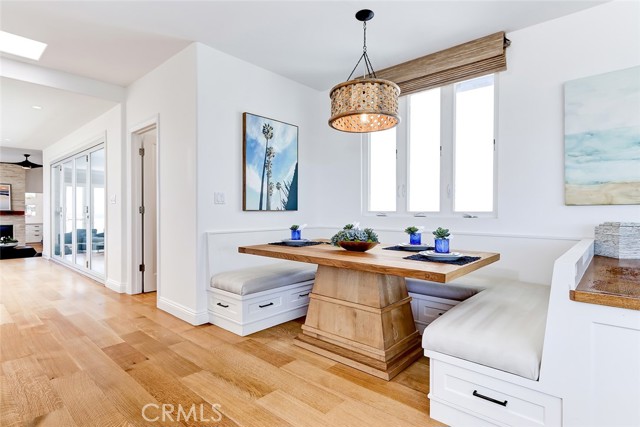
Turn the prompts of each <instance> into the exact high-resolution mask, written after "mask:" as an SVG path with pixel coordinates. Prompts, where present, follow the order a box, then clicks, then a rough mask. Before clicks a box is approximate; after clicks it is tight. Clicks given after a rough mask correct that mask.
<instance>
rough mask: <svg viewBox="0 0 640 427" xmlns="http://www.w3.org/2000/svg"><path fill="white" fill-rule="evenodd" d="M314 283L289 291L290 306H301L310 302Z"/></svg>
mask: <svg viewBox="0 0 640 427" xmlns="http://www.w3.org/2000/svg"><path fill="white" fill-rule="evenodd" d="M311 288H313V285H308V286H304V287H301V288H297V289H294V290H293V291H291V292H289V296H288V298H287V301H288V304H289V307H301V306H303V305H308V304H309V295H310V294H311Z"/></svg>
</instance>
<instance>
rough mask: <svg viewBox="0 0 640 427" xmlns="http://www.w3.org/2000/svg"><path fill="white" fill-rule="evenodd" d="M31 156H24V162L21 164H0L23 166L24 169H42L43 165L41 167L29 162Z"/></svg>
mask: <svg viewBox="0 0 640 427" xmlns="http://www.w3.org/2000/svg"><path fill="white" fill-rule="evenodd" d="M30 156H31V154H25V155H24V160H23V161H21V162H0V163H4V164H5V165H18V166H21V167H22V169H35V168H41V167H42V165H39V164H37V163H33V162H31V161H29V157H30Z"/></svg>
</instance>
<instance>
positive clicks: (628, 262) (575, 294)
mask: <svg viewBox="0 0 640 427" xmlns="http://www.w3.org/2000/svg"><path fill="white" fill-rule="evenodd" d="M569 294H570V298H571V299H572V300H573V301H578V302H586V303H590V304H600V305H607V306H610V307H619V308H627V309H630V310H640V259H616V258H608V257H604V256H598V255H596V256H594V257H593V260H592V261H591V264H589V267H588V268H587V271H586V272H585V273H584V276H582V280H580V283H579V284H578V287H577V288H576V289H575V290H572V291H570V292H569Z"/></svg>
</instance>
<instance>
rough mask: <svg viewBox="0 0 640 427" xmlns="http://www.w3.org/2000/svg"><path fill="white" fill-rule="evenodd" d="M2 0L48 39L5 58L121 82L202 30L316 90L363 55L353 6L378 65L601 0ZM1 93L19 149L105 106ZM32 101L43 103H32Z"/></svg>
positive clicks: (25, 32)
mask: <svg viewBox="0 0 640 427" xmlns="http://www.w3.org/2000/svg"><path fill="white" fill-rule="evenodd" d="M0 1H1V7H2V14H1V15H0V27H1V28H2V29H3V30H4V31H8V32H11V33H15V34H18V35H21V36H25V37H30V38H33V39H35V40H38V41H43V42H45V43H48V45H49V46H48V48H47V49H46V51H45V52H44V54H43V56H42V58H41V60H40V61H37V62H36V61H29V60H24V59H19V58H16V57H11V56H8V57H9V58H10V59H13V60H20V61H23V62H27V63H30V64H36V65H38V66H40V67H45V68H51V69H55V70H60V71H64V72H67V73H72V74H75V75H78V76H84V77H89V78H92V79H95V80H100V81H103V82H108V83H111V84H115V85H119V86H127V85H129V84H131V83H132V82H134V81H135V80H137V79H138V78H140V77H141V76H143V75H145V74H146V73H148V72H149V71H151V70H152V69H154V68H155V67H157V66H158V65H160V64H161V63H162V62H164V61H165V60H167V59H168V58H170V57H171V56H173V55H174V54H175V53H177V52H178V51H180V50H182V49H183V48H184V47H186V46H187V45H188V44H190V43H191V42H192V41H199V42H202V43H205V44H207V45H209V46H211V47H213V48H216V49H218V50H221V51H223V52H226V53H228V54H230V55H233V56H235V57H238V58H241V59H244V60H246V61H247V62H250V63H253V64H255V65H257V66H260V67H262V68H265V69H267V70H271V71H273V72H275V73H277V74H280V75H282V76H285V77H287V78H290V79H292V80H295V81H298V82H300V83H302V84H304V85H307V86H309V87H312V88H315V89H318V90H327V89H329V88H331V87H332V86H333V85H335V84H337V83H339V82H341V81H343V80H345V79H346V78H347V76H348V74H349V72H350V71H351V69H352V68H353V66H354V65H355V62H356V61H357V59H358V57H359V56H360V54H361V52H362V24H361V23H360V22H358V21H356V20H355V18H354V14H355V12H357V11H358V10H359V9H362V8H370V9H372V10H373V11H374V12H375V14H376V16H375V18H374V19H373V21H371V22H370V23H369V24H368V31H367V33H368V34H367V42H368V43H367V44H368V48H369V49H368V51H369V55H370V57H371V60H372V62H373V65H374V67H375V68H376V69H378V70H379V69H382V68H385V67H387V66H390V65H394V64H397V63H400V62H404V61H406V60H409V59H413V58H416V57H419V56H422V55H425V54H428V53H431V52H435V51H438V50H441V49H445V48H448V47H451V46H454V45H456V44H459V43H463V42H466V41H468V40H471V39H474V38H478V37H482V36H485V35H487V34H491V33H494V32H496V31H501V30H504V31H506V32H507V33H509V32H511V31H514V30H518V29H521V28H524V27H527V26H531V25H534V24H537V23H540V22H543V21H547V20H550V19H554V18H557V17H560V16H563V15H567V14H570V13H574V12H576V11H579V10H582V9H585V8H588V7H591V6H594V5H596V4H600V3H603V1H580V0H568V1H554V0H540V1H524V0H510V1H504V0H503V1H482V0H471V1H450V0H449V1H369V2H363V1H266V0H263V1H211V0H209V1H206V0H205V1H55V0H53V1H10V0H0ZM568 36H570V35H568ZM511 49H517V41H515V42H514V44H513V46H512V47H511ZM3 56H4V55H3ZM0 96H1V98H2V102H1V108H2V111H1V116H0V118H1V123H0V125H1V127H0V134H1V135H0V146H11V147H20V148H33V149H42V148H44V147H46V146H47V145H49V144H51V143H52V142H54V141H56V140H57V139H59V138H60V137H62V136H65V135H66V134H68V133H69V132H71V131H73V130H75V129H76V128H77V127H79V126H80V125H82V124H84V123H85V122H87V121H89V120H91V119H93V118H95V117H97V116H98V115H99V114H101V113H102V112H104V111H106V110H107V109H108V108H109V107H110V106H112V105H113V103H112V102H108V101H104V100H100V99H97V98H92V97H90V96H86V95H80V94H73V93H70V92H66V91H62V90H57V89H52V88H47V87H43V86H37V85H34V84H31V83H25V82H19V81H16V80H11V79H7V78H2V79H1V80H0ZM34 104H36V105H42V106H43V107H44V109H43V110H40V111H36V110H33V109H32V108H31V105H34ZM5 138H9V139H10V140H11V141H5V140H4V139H5Z"/></svg>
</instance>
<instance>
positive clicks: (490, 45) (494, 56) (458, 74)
mask: <svg viewBox="0 0 640 427" xmlns="http://www.w3.org/2000/svg"><path fill="white" fill-rule="evenodd" d="M509 44H510V42H509V40H508V39H507V38H506V37H505V33H504V31H500V32H498V33H495V34H491V35H489V36H486V37H482V38H479V39H476V40H472V41H470V42H467V43H464V44H461V45H458V46H454V47H451V48H449V49H445V50H441V51H440V52H436V53H432V54H431V55H427V56H423V57H420V58H416V59H413V60H411V61H407V62H404V63H402V64H398V65H394V66H393V67H389V68H385V69H384V70H381V71H377V72H376V76H377V77H378V78H380V79H385V80H390V81H392V82H394V83H395V84H397V85H398V86H400V90H401V92H400V93H401V94H402V95H409V94H411V93H415V92H420V91H423V90H427V89H432V88H435V87H439V86H445V85H448V84H451V83H456V82H459V81H462V80H468V79H472V78H474V77H480V76H483V75H486V74H491V73H495V72H498V71H504V70H506V69H507V57H506V54H505V51H506V48H507V46H509Z"/></svg>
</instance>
